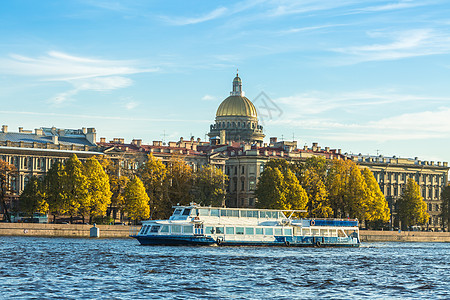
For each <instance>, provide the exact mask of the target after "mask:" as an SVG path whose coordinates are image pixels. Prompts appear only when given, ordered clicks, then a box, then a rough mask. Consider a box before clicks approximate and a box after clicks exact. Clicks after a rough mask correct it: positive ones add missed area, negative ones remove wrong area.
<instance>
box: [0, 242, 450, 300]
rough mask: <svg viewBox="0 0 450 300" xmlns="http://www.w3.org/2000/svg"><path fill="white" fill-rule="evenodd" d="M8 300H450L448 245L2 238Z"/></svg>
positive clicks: (2, 294) (2, 278) (0, 292)
mask: <svg viewBox="0 0 450 300" xmlns="http://www.w3.org/2000/svg"><path fill="white" fill-rule="evenodd" d="M0 253H1V254H0V258H1V259H0V298H1V299H219V298H232V299H274V298H276V299H300V298H306V299H310V298H311V299H312V298H340V299H355V298H356V299H368V298H370V299H372V298H408V299H419V298H420V299H449V298H450V282H449V278H450V244H448V243H365V244H363V246H362V247H361V248H292V247H291V248H285V247H185V246H183V247H159V246H158V247H154V246H140V245H139V243H138V242H137V241H136V240H133V239H80V238H75V239H72V238H38V237H0Z"/></svg>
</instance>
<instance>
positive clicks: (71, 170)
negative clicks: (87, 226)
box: [62, 154, 91, 223]
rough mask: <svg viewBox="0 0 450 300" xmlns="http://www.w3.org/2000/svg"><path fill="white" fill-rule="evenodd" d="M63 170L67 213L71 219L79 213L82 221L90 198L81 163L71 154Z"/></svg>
mask: <svg viewBox="0 0 450 300" xmlns="http://www.w3.org/2000/svg"><path fill="white" fill-rule="evenodd" d="M64 170H65V174H64V176H63V178H62V180H63V186H64V192H65V193H66V198H65V200H66V205H67V213H68V214H69V215H70V218H71V219H72V217H73V216H77V215H78V214H79V213H81V214H82V217H83V223H84V221H85V220H84V219H85V213H86V211H88V210H89V207H90V200H91V199H90V197H89V193H88V181H87V178H86V176H85V175H84V173H83V164H82V163H81V161H80V160H79V159H78V157H77V156H76V155H75V154H73V155H72V156H71V157H70V158H69V159H68V160H67V161H66V165H65V168H64Z"/></svg>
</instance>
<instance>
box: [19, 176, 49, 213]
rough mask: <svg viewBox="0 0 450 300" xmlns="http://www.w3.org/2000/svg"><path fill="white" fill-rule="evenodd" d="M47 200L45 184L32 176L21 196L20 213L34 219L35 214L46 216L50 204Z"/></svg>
mask: <svg viewBox="0 0 450 300" xmlns="http://www.w3.org/2000/svg"><path fill="white" fill-rule="evenodd" d="M45 198H46V195H45V190H44V183H43V182H42V181H41V180H40V179H39V178H37V177H36V176H32V177H31V178H30V181H28V184H27V185H26V186H25V188H24V189H23V191H22V194H20V198H19V208H20V211H21V212H23V213H25V214H26V216H28V217H33V214H34V213H42V214H46V213H47V212H48V203H47V201H45Z"/></svg>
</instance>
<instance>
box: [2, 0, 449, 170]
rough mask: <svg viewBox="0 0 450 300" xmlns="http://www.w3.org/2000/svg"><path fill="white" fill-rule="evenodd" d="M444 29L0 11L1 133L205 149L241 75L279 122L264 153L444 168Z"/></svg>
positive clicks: (360, 19)
mask: <svg viewBox="0 0 450 300" xmlns="http://www.w3.org/2000/svg"><path fill="white" fill-rule="evenodd" d="M448 16H450V4H449V3H448V2H447V1H444V0H442V1H440V0H436V1H434V0H430V1H414V0H410V1H349V0H341V1H335V0H333V1H328V0H322V1H310V0H306V1H301V0H299V1H211V0H208V1H192V2H187V1H134V0H127V1H125V0H124V1H120V0H116V1H101V0H79V1H44V0H43V1H33V0H28V1H21V0H16V1H4V2H2V8H1V10H0V91H1V92H0V101H1V108H0V120H1V123H2V124H6V125H9V130H10V131H17V127H19V126H21V127H24V128H25V129H34V128H38V127H50V126H56V127H60V128H81V127H95V128H96V129H97V132H98V137H106V138H107V139H108V140H110V139H112V138H114V137H124V138H125V139H126V140H128V141H130V140H131V139H133V138H141V139H143V142H144V143H150V142H151V141H153V140H161V139H163V138H164V139H165V140H166V141H168V140H178V139H179V138H180V137H181V136H183V137H184V138H189V136H190V135H194V136H195V137H201V138H202V139H204V138H205V134H206V133H207V132H208V130H209V125H210V124H212V123H213V122H214V118H215V112H216V109H217V107H218V106H219V104H220V102H221V101H222V100H223V99H225V98H226V97H227V96H228V95H229V92H230V91H231V82H232V80H233V77H234V76H235V73H236V69H237V68H239V75H240V77H241V78H242V80H243V89H244V91H245V93H246V96H247V97H248V98H249V99H251V100H254V99H255V98H256V97H257V96H258V95H259V94H260V93H261V92H264V93H265V95H267V97H269V98H270V99H271V101H272V102H270V103H274V104H273V105H276V106H277V107H278V108H279V109H280V111H278V112H276V113H273V114H272V115H271V116H270V117H269V116H266V117H265V118H264V121H263V125H264V128H265V134H266V138H267V140H268V139H269V137H271V136H278V137H279V138H281V137H283V138H284V139H287V140H292V137H294V138H295V140H297V141H298V143H299V146H300V147H301V146H303V145H304V144H307V145H311V143H313V142H318V143H319V144H320V145H321V146H323V147H325V146H329V147H331V148H340V149H342V150H343V152H349V153H350V152H351V153H356V154H357V153H362V154H372V155H376V154H377V153H378V154H383V155H385V156H393V155H396V156H400V157H416V156H417V157H419V158H420V159H422V160H434V161H450V151H449V149H450V83H449V78H450V76H449V75H450V56H449V54H450V18H449V17H448ZM261 103H262V102H261V101H260V102H258V101H256V103H255V105H256V106H257V108H259V110H260V114H266V112H265V111H264V108H262V107H261ZM274 107H275V106H274Z"/></svg>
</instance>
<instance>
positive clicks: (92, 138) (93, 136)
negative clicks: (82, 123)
mask: <svg viewBox="0 0 450 300" xmlns="http://www.w3.org/2000/svg"><path fill="white" fill-rule="evenodd" d="M85 129H86V128H83V132H84V131H85ZM84 134H85V135H86V139H87V140H88V141H89V143H91V144H92V145H95V142H96V141H97V132H96V131H95V128H88V129H87V132H85V133H84Z"/></svg>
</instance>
